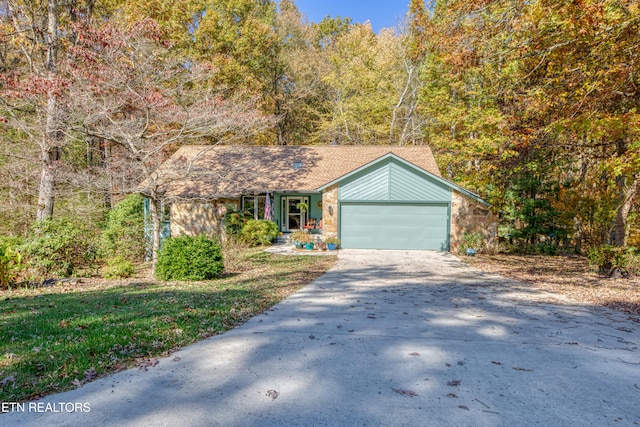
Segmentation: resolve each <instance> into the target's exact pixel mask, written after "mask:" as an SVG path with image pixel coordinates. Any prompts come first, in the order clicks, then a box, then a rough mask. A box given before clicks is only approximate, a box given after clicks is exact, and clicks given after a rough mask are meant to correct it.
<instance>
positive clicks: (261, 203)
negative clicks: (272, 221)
mask: <svg viewBox="0 0 640 427" xmlns="http://www.w3.org/2000/svg"><path fill="white" fill-rule="evenodd" d="M266 200H267V198H266V197H265V196H258V216H257V217H256V218H255V219H264V206H265V203H266Z"/></svg>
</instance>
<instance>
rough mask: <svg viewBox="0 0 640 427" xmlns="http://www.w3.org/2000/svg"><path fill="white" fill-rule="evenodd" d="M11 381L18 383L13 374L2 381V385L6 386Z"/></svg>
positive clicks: (0, 382)
mask: <svg viewBox="0 0 640 427" xmlns="http://www.w3.org/2000/svg"><path fill="white" fill-rule="evenodd" d="M9 382H12V383H13V385H15V384H16V379H15V377H14V376H13V375H9V376H8V377H6V378H5V379H3V380H2V381H0V384H2V387H6V386H7V384H8V383H9Z"/></svg>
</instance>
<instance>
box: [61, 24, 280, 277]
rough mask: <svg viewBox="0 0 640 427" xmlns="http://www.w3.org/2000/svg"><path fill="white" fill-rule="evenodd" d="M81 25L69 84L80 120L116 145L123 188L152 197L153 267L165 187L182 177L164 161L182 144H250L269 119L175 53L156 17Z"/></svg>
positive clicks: (93, 133)
mask: <svg viewBox="0 0 640 427" xmlns="http://www.w3.org/2000/svg"><path fill="white" fill-rule="evenodd" d="M76 28H77V32H78V34H79V35H80V40H81V42H80V43H79V44H78V45H77V46H75V47H74V48H73V49H72V50H70V55H71V58H72V62H71V64H72V68H71V69H70V76H71V80H70V88H69V91H70V93H71V97H70V100H71V108H72V111H73V112H74V114H75V116H74V119H75V120H74V122H75V123H76V124H77V125H78V126H79V127H78V130H79V131H81V132H83V133H86V134H87V135H89V136H91V137H93V138H98V139H100V140H104V141H107V142H108V143H109V144H110V145H111V146H112V147H113V156H114V158H116V159H117V162H115V161H114V164H113V168H114V169H117V170H119V171H120V173H121V176H122V178H121V179H120V190H121V191H123V192H130V191H133V190H135V191H139V192H142V193H143V194H144V195H145V196H146V197H148V198H149V200H150V205H151V217H152V222H153V235H154V239H153V243H154V246H153V261H154V265H155V261H156V260H157V251H158V249H159V242H160V230H161V222H162V216H163V214H162V210H161V207H162V204H163V203H162V202H163V192H162V188H163V186H164V185H166V184H167V181H168V180H171V179H176V178H178V177H160V176H158V175H156V174H155V173H154V172H155V170H156V168H157V167H158V166H159V164H160V163H161V162H162V161H163V160H165V159H166V158H167V156H168V155H169V154H170V153H171V152H172V150H173V149H175V148H176V147H177V146H178V145H181V144H185V143H191V142H196V143H202V142H203V141H209V142H210V143H211V144H224V143H233V142H235V141H244V140H246V139H247V138H248V137H249V136H250V135H251V134H253V133H254V131H256V130H264V128H265V127H266V126H267V125H270V121H269V120H268V119H267V118H265V117H264V116H263V115H261V114H259V113H258V112H257V111H256V110H255V108H253V106H252V105H253V104H252V103H251V102H246V101H243V100H241V97H238V98H236V99H230V98H229V97H227V96H226V95H225V94H220V93H218V92H217V91H216V90H214V89H212V88H210V87H208V86H207V84H208V82H209V81H210V73H211V72H212V70H211V68H210V67H208V66H202V65H201V64H199V63H197V62H193V61H188V60H187V59H185V58H184V57H181V56H178V57H176V56H174V55H173V52H172V51H171V45H170V43H169V42H167V41H166V40H167V38H166V37H165V36H164V32H163V31H162V30H161V29H160V28H159V27H158V26H157V24H156V23H155V22H154V21H151V20H146V21H143V22H140V23H137V24H132V25H131V26H130V27H124V28H123V27H121V26H119V25H117V23H107V24H105V25H103V26H101V27H99V28H96V27H93V28H91V27H87V26H84V27H82V26H78V27H76ZM125 176H126V177H127V178H124V177H125ZM141 182H143V184H140V183H141Z"/></svg>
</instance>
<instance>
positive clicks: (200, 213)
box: [170, 199, 240, 238]
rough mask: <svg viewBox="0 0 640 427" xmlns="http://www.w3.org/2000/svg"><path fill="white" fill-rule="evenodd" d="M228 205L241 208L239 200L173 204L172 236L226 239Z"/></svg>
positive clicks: (190, 201)
mask: <svg viewBox="0 0 640 427" xmlns="http://www.w3.org/2000/svg"><path fill="white" fill-rule="evenodd" d="M227 204H234V205H236V206H240V201H239V200H229V199H219V200H189V201H178V202H173V203H171V218H170V220H171V221H170V222H171V236H173V237H178V236H184V235H187V236H197V235H199V234H204V235H205V236H208V237H211V238H215V237H224V216H225V215H226V213H227Z"/></svg>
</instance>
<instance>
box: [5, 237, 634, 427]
mask: <svg viewBox="0 0 640 427" xmlns="http://www.w3.org/2000/svg"><path fill="white" fill-rule="evenodd" d="M540 300H543V301H546V302H545V303H541V302H537V301H540ZM639 344H640V324H639V323H636V322H635V321H633V319H629V316H627V315H625V314H624V313H619V312H614V311H611V310H608V309H604V308H599V307H591V306H584V305H577V304H574V303H572V302H570V301H567V300H565V299H562V298H559V297H557V296H554V295H552V294H548V295H541V294H540V293H538V292H537V291H535V290H532V289H529V288H527V286H526V285H522V284H518V283H514V282H511V281H508V280H506V279H503V278H501V277H499V276H492V275H487V274H484V273H481V272H479V271H477V270H474V269H472V268H470V267H467V266H465V265H464V264H462V263H461V262H459V261H458V260H457V259H456V258H455V257H454V256H452V255H449V254H442V253H435V252H404V251H357V250H343V251H340V255H339V262H338V265H337V266H336V267H335V268H334V269H333V270H332V271H330V272H329V273H328V274H326V275H325V276H323V277H322V278H320V279H318V280H317V281H315V282H314V283H313V284H311V285H309V286H307V287H306V288H304V289H303V290H301V291H300V292H298V293H297V294H295V295H293V296H291V297H290V298H288V299H287V300H285V301H283V302H282V303H280V304H278V305H277V306H275V307H274V308H273V309H272V310H270V311H268V312H266V313H264V314H263V315H260V316H257V317H255V318H253V319H251V320H250V321H249V322H247V323H246V324H245V325H243V326H241V327H239V328H236V329H234V330H233V331H230V332H228V333H226V334H224V335H220V336H216V337H212V338H210V339H207V340H205V341H203V342H200V343H198V344H195V345H192V346H189V347H188V348H185V349H183V350H181V351H179V352H177V353H175V354H173V355H172V356H171V357H169V358H166V359H161V360H160V363H159V364H158V365H157V366H156V367H154V368H149V370H148V371H140V370H137V369H134V370H129V371H126V372H121V373H118V374H115V375H112V376H110V377H107V378H104V379H101V380H98V381H95V382H92V383H89V384H86V385H85V386H83V387H82V388H79V389H76V390H73V391H70V392H67V393H61V394H57V395H53V396H49V397H48V398H46V399H43V400H41V401H39V402H37V403H38V404H40V405H41V406H40V407H39V408H38V407H33V408H29V407H28V406H27V407H26V408H25V410H26V412H25V413H20V412H13V413H9V414H4V415H0V425H2V426H38V427H44V426H46V427H51V426H178V425H179V426H217V425H220V426H243V427H246V426H270V427H274V426H443V425H446V426H519V425H541V426H567V425H571V426H580V425H589V426H590V425H596V426H603V425H615V426H623V425H624V426H633V425H640V349H639ZM31 403H34V404H35V402H31ZM65 403H71V404H86V405H85V406H84V407H83V409H84V410H86V409H90V411H89V412H76V413H68V412H67V409H69V408H70V407H69V405H67V406H66V407H64V406H63V405H62V404H65ZM47 404H49V407H47V406H46V405H47ZM27 405H29V403H28V404H27ZM29 409H32V410H33V411H32V412H28V411H29ZM47 409H49V410H56V409H58V410H61V411H62V412H58V413H53V412H45V413H42V412H35V411H36V410H47Z"/></svg>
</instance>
